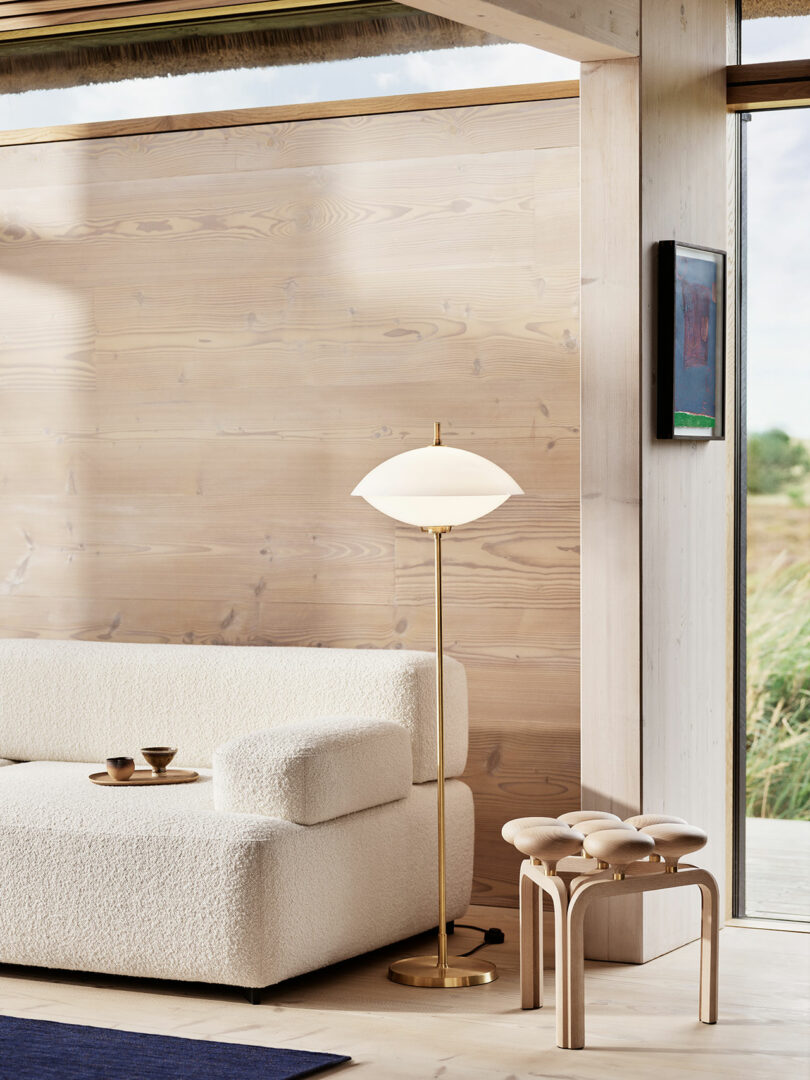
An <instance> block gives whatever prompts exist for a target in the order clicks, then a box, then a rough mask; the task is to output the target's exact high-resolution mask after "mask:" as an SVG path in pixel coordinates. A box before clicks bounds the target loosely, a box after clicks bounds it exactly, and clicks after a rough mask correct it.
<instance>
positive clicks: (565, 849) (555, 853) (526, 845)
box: [514, 825, 584, 862]
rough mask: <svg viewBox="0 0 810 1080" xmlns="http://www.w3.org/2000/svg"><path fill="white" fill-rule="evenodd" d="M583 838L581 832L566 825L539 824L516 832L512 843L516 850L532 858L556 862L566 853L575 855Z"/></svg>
mask: <svg viewBox="0 0 810 1080" xmlns="http://www.w3.org/2000/svg"><path fill="white" fill-rule="evenodd" d="M583 840H584V837H583V835H582V833H578V832H576V831H575V830H574V829H569V828H568V826H567V825H540V826H538V827H537V828H534V829H525V830H524V831H523V832H520V833H518V834H517V836H516V837H515V839H514V844H515V847H516V848H517V849H518V851H522V852H523V854H524V855H530V856H531V857H532V858H533V859H540V860H541V862H542V861H548V862H556V861H557V860H558V859H564V858H565V856H566V855H576V853H577V852H578V851H579V849H580V848H581V847H582V841H583Z"/></svg>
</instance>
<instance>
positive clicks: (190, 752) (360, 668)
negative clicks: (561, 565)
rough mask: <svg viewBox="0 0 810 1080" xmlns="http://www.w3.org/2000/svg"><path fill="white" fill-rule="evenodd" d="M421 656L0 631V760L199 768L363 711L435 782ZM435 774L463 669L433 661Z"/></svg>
mask: <svg viewBox="0 0 810 1080" xmlns="http://www.w3.org/2000/svg"><path fill="white" fill-rule="evenodd" d="M435 700H436V699H435V666H434V658H433V656H432V655H431V654H430V653H423V652H410V651H406V650H396V649H300V648H275V647H270V646H266V647H264V646H237V645H216V646H214V645H155V644H143V643H140V642H138V643H129V642H118V641H50V640H43V639H38V638H24V639H13V638H5V639H0V756H2V757H7V758H20V759H22V760H26V761H34V760H48V761H98V762H102V761H104V759H105V758H107V757H112V756H115V755H124V754H128V755H130V756H134V755H136V754H137V751H138V749H139V747H141V746H165V745H169V746H176V747H178V754H177V757H176V759H175V762H174V764H176V765H178V766H180V767H190V768H198V767H200V766H202V767H204V768H208V767H210V765H211V762H212V760H213V754H214V750H215V749H216V747H217V746H221V745H222V744H223V743H224V742H226V741H227V740H228V739H231V738H234V737H235V736H236V735H247V734H248V733H249V732H251V731H261V730H264V729H266V728H271V727H277V726H279V725H284V726H287V725H290V724H302V723H303V724H311V723H312V718H313V717H318V716H336V715H343V716H367V717H369V718H373V719H376V720H390V721H392V722H393V723H396V724H401V725H402V726H403V727H404V728H406V729H407V731H408V733H409V735H410V737H411V746H412V749H413V773H414V783H422V782H423V781H425V780H435V778H436V712H435V710H436V706H435ZM444 715H445V757H446V774H447V776H458V775H460V774H461V773H462V772H463V771H464V765H465V762H466V758H467V684H466V679H465V674H464V668H463V667H462V666H461V664H459V663H458V662H457V661H455V660H451V659H449V658H448V659H447V661H446V664H445V702H444Z"/></svg>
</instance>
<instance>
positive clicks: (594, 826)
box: [577, 818, 636, 836]
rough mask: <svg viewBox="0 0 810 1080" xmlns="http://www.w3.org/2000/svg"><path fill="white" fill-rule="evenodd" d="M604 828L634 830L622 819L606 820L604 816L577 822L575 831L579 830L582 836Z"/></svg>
mask: <svg viewBox="0 0 810 1080" xmlns="http://www.w3.org/2000/svg"><path fill="white" fill-rule="evenodd" d="M606 829H619V830H623V831H624V832H635V831H636V830H635V829H634V828H633V826H632V825H627V824H626V823H625V822H624V821H606V820H605V819H604V818H597V819H596V820H595V821H580V822H578V823H577V832H581V833H582V835H583V836H590V835H591V833H596V832H604V831H605V830H606Z"/></svg>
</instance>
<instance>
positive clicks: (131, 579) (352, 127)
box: [0, 100, 579, 904]
mask: <svg viewBox="0 0 810 1080" xmlns="http://www.w3.org/2000/svg"><path fill="white" fill-rule="evenodd" d="M577 142H578V103H577V101H575V100H547V101H535V102H528V101H516V102H514V103H506V102H499V103H496V104H491V105H486V106H483V107H479V108H475V107H473V106H471V105H470V104H468V103H465V104H464V105H463V106H462V107H459V108H456V109H450V108H437V109H435V110H430V111H424V110H421V111H420V110H419V109H418V108H414V109H413V110H412V111H410V112H407V113H398V114H381V115H371V116H354V117H349V118H347V117H336V118H334V119H313V120H309V121H306V120H301V121H298V120H293V119H290V118H289V117H287V118H286V119H285V120H283V121H279V122H278V123H276V124H268V123H264V124H257V125H253V126H247V125H244V124H243V125H242V126H240V127H235V128H229V129H222V128H220V129H214V130H210V131H206V130H189V131H182V132H174V133H169V134H162V133H155V134H150V135H137V136H126V135H122V136H119V137H116V138H88V139H87V140H86V141H84V142H82V141H65V142H56V143H50V144H46V143H32V144H30V145H23V146H7V147H5V148H4V149H0V176H2V178H3V180H4V181H5V186H4V190H3V200H2V205H3V212H2V220H1V221H0V269H2V271H3V274H4V281H8V282H10V283H11V287H10V288H9V289H8V290H5V291H4V292H3V294H2V296H0V306H2V308H3V311H2V316H3V317H2V318H1V319H0V406H1V407H2V409H3V416H4V426H3V430H2V433H1V434H0V444H2V445H1V446H0V454H2V461H3V466H2V469H1V470H0V510H1V511H2V515H1V516H0V521H1V522H2V524H0V614H1V615H2V621H1V622H0V632H2V633H3V634H6V635H15V634H23V635H29V634H33V635H42V636H49V637H80V638H88V639H100V640H155V641H181V642H182V641H185V642H191V643H213V644H216V643H220V642H235V643H245V644H248V643H251V644H262V643H268V644H269V643H272V644H287V645H306V646H312V647H319V646H320V647H371V648H431V647H432V605H431V595H430V567H429V561H430V560H429V551H428V548H427V547H426V546H425V544H424V542H423V538H422V537H421V535H420V534H419V533H418V531H417V530H408V529H405V528H404V527H398V526H396V524H395V523H394V522H392V521H389V520H388V519H386V518H384V517H383V516H382V515H380V514H378V513H376V512H375V511H373V510H372V509H371V508H370V507H368V506H367V505H366V504H365V503H363V502H362V501H361V500H357V499H352V498H351V496H350V492H351V490H352V488H353V487H354V485H355V483H356V482H357V480H358V479H359V477H361V476H362V475H363V474H364V473H365V472H367V471H368V469H369V468H370V467H371V466H372V465H373V464H375V463H376V462H377V461H380V460H382V459H383V458H384V457H386V456H389V455H392V454H394V453H397V452H399V451H401V450H404V449H407V448H409V447H412V446H418V445H421V444H424V443H425V442H427V441H429V438H430V435H431V431H432V428H431V421H432V420H433V418H434V416H439V417H441V418H442V419H443V420H444V431H445V433H446V436H447V438H448V440H449V441H452V442H453V443H456V444H457V445H462V446H467V447H469V448H470V449H476V450H479V451H480V452H482V453H484V454H487V455H488V456H490V457H492V458H493V459H494V460H496V461H498V462H499V463H500V464H501V465H503V466H504V467H505V468H507V469H508V470H509V471H510V472H512V473H513V474H514V475H515V476H516V477H517V478H518V479H519V481H520V482H521V484H522V485H523V486H524V488H525V489H526V491H527V495H526V496H525V497H524V498H522V499H515V500H512V501H511V502H510V503H509V504H508V505H507V506H506V507H504V508H503V509H502V510H501V511H500V512H499V513H498V514H496V515H492V516H491V517H489V518H487V519H484V520H483V521H481V522H478V523H475V524H474V525H471V526H468V527H466V528H463V529H459V530H457V531H456V532H454V534H453V535H452V537H451V539H450V541H449V542H448V544H447V553H446V563H447V577H446V589H447V596H448V601H447V612H446V628H447V639H448V642H449V646H448V648H449V651H450V652H451V654H454V655H458V656H459V658H460V659H462V660H463V661H464V663H465V664H466V665H467V668H468V672H469V680H470V687H471V752H470V761H469V766H468V772H467V778H468V780H469V782H470V783H471V785H472V787H473V789H474V791H475V792H476V795H477V802H478V825H479V842H478V849H477V861H476V877H477V882H478V884H477V886H476V887H477V890H478V895H480V896H486V898H487V900H488V901H489V902H493V903H500V904H510V903H514V902H515V895H516V894H515V881H516V877H515V874H514V867H513V865H512V861H511V858H510V856H511V852H510V850H509V849H508V848H507V846H506V845H504V844H503V842H502V841H501V839H500V835H499V829H500V825H501V823H502V822H503V821H504V820H506V819H507V818H508V817H512V816H516V815H517V814H521V813H529V812H533V811H538V812H553V813H560V812H563V811H565V810H567V809H570V808H572V807H574V806H576V805H577V804H578V784H577V772H578V749H577V744H578V663H579V648H578V640H577V622H578V604H579V551H578V541H579V537H578V530H579V515H578V497H579V476H578V458H579V403H578V395H579V390H578V387H579V372H578V364H579V312H578V276H579V268H578V220H577V216H578V214H577V210H578V148H577Z"/></svg>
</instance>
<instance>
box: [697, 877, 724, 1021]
mask: <svg viewBox="0 0 810 1080" xmlns="http://www.w3.org/2000/svg"><path fill="white" fill-rule="evenodd" d="M705 873H706V878H707V880H706V881H705V882H703V881H702V882H699V883H698V884H699V886H700V900H701V907H700V924H701V925H700V1007H699V1013H698V1015H699V1016H700V1019H701V1020H702V1021H703V1023H704V1024H716V1023H717V982H718V966H719V965H718V960H719V943H720V911H719V907H720V896H719V893H718V889H717V882H716V881H715V880H714V878H713V877H712V875H711V874H710V873H708V871H706V872H705Z"/></svg>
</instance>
